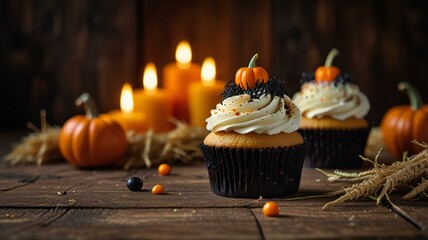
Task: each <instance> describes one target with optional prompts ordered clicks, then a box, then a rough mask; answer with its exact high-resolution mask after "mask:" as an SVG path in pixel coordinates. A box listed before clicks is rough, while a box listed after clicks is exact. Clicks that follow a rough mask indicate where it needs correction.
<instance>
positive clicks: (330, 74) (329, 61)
mask: <svg viewBox="0 0 428 240" xmlns="http://www.w3.org/2000/svg"><path fill="white" fill-rule="evenodd" d="M337 55H339V50H337V49H336V48H333V49H332V50H331V51H330V53H329V54H328V56H327V58H326V60H325V63H324V66H321V67H318V68H317V70H316V71H315V80H316V81H317V82H332V81H334V80H335V79H336V77H337V76H338V75H339V74H340V70H339V68H337V67H335V66H332V65H333V59H334V58H335V57H336V56H337Z"/></svg>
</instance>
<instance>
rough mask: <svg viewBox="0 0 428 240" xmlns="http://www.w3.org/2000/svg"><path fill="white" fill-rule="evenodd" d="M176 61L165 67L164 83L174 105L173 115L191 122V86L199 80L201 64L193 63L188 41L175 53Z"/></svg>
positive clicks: (183, 42)
mask: <svg viewBox="0 0 428 240" xmlns="http://www.w3.org/2000/svg"><path fill="white" fill-rule="evenodd" d="M175 58H176V63H170V64H168V65H166V66H165V67H164V69H163V76H164V84H165V88H166V90H167V91H168V94H169V96H170V98H171V102H172V105H173V116H174V117H175V118H177V119H178V120H181V121H185V122H189V102H188V101H189V99H188V94H189V86H190V84H192V83H194V82H198V81H199V78H200V74H201V66H200V65H199V64H195V63H192V49H191V47H190V44H189V43H188V42H187V41H181V42H180V43H179V44H178V46H177V50H176V53H175Z"/></svg>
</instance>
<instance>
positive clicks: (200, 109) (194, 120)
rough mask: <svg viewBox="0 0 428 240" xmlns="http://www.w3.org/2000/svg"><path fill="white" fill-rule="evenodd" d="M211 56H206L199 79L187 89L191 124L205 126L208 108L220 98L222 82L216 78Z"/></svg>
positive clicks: (212, 106)
mask: <svg viewBox="0 0 428 240" xmlns="http://www.w3.org/2000/svg"><path fill="white" fill-rule="evenodd" d="M215 77H216V67H215V61H214V59H213V58H210V57H209V58H206V59H205V61H204V63H203V65H202V72H201V81H200V82H196V83H192V84H191V86H190V89H189V103H190V117H191V118H190V122H191V125H192V126H197V127H205V126H206V122H205V120H206V119H207V118H208V117H210V110H211V109H214V108H215V106H216V104H217V103H219V102H220V101H221V99H222V97H221V95H220V94H221V93H222V92H223V90H224V83H223V82H222V81H219V80H216V79H215Z"/></svg>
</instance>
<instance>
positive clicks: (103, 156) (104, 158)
mask: <svg viewBox="0 0 428 240" xmlns="http://www.w3.org/2000/svg"><path fill="white" fill-rule="evenodd" d="M76 105H83V107H84V108H85V111H86V116H84V115H77V116H74V117H72V118H70V119H69V120H68V121H67V122H66V123H65V124H64V126H63V128H62V129H61V133H60V136H59V149H60V151H61V153H62V155H63V157H64V158H65V159H66V160H67V161H68V162H70V163H71V164H73V165H75V166H78V167H102V166H108V165H112V164H114V163H115V162H116V161H118V160H119V159H120V158H121V157H122V156H123V155H124V154H125V152H126V150H127V147H128V142H127V139H126V135H125V132H124V130H123V128H122V127H121V126H120V125H119V124H118V123H117V122H115V121H114V120H112V119H111V118H109V117H98V116H97V112H96V110H95V104H94V103H93V100H92V98H91V96H90V95H89V94H87V93H83V94H82V95H81V96H80V97H79V98H78V99H77V100H76Z"/></svg>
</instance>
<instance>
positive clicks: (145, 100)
mask: <svg viewBox="0 0 428 240" xmlns="http://www.w3.org/2000/svg"><path fill="white" fill-rule="evenodd" d="M157 85H158V79H157V74H156V66H155V65H154V64H153V63H148V64H147V65H146V67H145V69H144V75H143V86H144V89H137V90H135V92H134V105H135V111H138V112H142V113H144V114H145V115H146V121H147V123H148V125H149V128H152V129H153V130H154V132H156V133H160V132H166V131H169V130H171V129H172V124H171V123H170V122H169V121H168V118H169V117H170V116H171V110H172V109H171V103H170V102H169V99H168V93H167V91H165V90H162V89H158V88H157Z"/></svg>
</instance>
